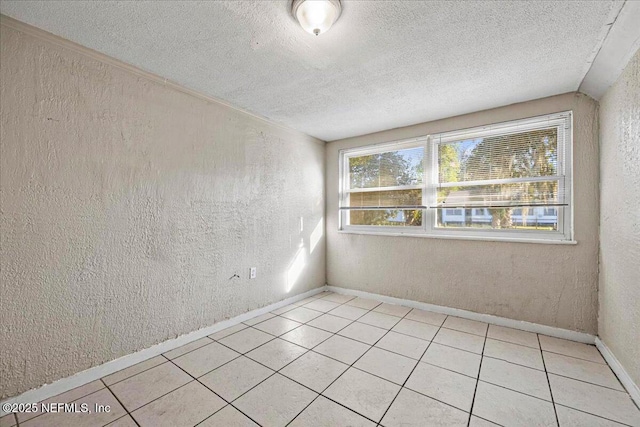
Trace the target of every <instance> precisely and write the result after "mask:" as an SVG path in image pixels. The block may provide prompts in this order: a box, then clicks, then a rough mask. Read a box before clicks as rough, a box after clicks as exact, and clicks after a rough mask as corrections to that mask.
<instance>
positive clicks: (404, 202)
mask: <svg viewBox="0 0 640 427" xmlns="http://www.w3.org/2000/svg"><path fill="white" fill-rule="evenodd" d="M420 205H422V190H394V191H368V192H365V193H350V194H349V206H351V207H354V206H356V207H360V206H368V207H376V206H420Z"/></svg>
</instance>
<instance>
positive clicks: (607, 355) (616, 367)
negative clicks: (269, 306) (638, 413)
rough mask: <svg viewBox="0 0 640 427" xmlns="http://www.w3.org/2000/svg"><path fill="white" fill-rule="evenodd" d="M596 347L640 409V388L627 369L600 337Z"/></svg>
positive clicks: (597, 339)
mask: <svg viewBox="0 0 640 427" xmlns="http://www.w3.org/2000/svg"><path fill="white" fill-rule="evenodd" d="M596 347H598V350H600V353H602V357H604V360H606V361H607V363H608V364H609V367H610V368H611V370H612V371H613V373H614V374H616V376H617V377H618V379H619V380H620V382H621V383H622V385H623V386H624V388H625V389H627V392H628V393H629V396H631V398H632V399H633V401H634V402H636V405H638V407H640V387H638V385H637V384H636V383H634V382H633V380H632V379H631V376H630V375H629V374H628V373H627V371H626V369H624V366H622V364H621V363H620V362H619V361H618V359H616V357H615V356H614V355H613V353H612V352H611V350H609V347H607V345H606V344H605V343H604V342H602V340H601V339H600V338H599V337H598V338H596Z"/></svg>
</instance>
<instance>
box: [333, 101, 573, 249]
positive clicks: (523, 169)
mask: <svg viewBox="0 0 640 427" xmlns="http://www.w3.org/2000/svg"><path fill="white" fill-rule="evenodd" d="M571 117H572V116H571V112H566V113H558V114H552V115H548V116H542V117H535V118H531V119H526V120H519V121H514V122H508V123H500V124H495V125H490V126H484V127H480V128H475V129H467V130H464V131H455V132H447V133H441V134H437V135H428V136H425V137H421V138H416V139H412V140H407V141H399V142H393V143H387V144H379V145H375V146H369V147H362V148H356V149H350V150H342V151H341V152H340V174H341V176H340V178H341V188H340V228H341V229H342V230H344V231H352V232H372V233H391V234H408V235H427V236H458V237H467V238H469V237H471V238H477V237H480V238H487V237H488V238H496V239H530V240H571V239H572V235H571V228H572V227H571V204H570V202H571Z"/></svg>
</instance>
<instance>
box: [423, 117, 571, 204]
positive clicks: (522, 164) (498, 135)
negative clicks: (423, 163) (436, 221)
mask: <svg viewBox="0 0 640 427" xmlns="http://www.w3.org/2000/svg"><path fill="white" fill-rule="evenodd" d="M565 120H567V119H566V118H559V119H556V120H542V121H540V122H538V123H536V122H533V123H526V124H523V125H517V126H513V127H507V128H505V127H497V128H495V129H491V128H488V129H483V130H481V131H478V132H477V133H476V134H473V133H470V134H467V135H464V134H463V135H447V134H442V135H438V136H435V137H434V144H435V153H436V155H435V162H436V163H437V167H436V168H435V169H436V170H437V192H436V193H437V194H436V204H435V205H434V206H430V207H433V208H472V207H485V208H509V207H526V206H566V205H567V203H568V200H567V194H566V192H565V188H567V187H568V185H567V178H566V176H565V173H564V144H565V140H566V136H565V129H566V127H565Z"/></svg>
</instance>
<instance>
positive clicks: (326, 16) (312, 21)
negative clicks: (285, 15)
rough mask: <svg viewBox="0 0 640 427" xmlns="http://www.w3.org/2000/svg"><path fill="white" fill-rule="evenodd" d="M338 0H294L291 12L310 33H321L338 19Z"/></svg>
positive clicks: (340, 8) (339, 9) (339, 6)
mask: <svg viewBox="0 0 640 427" xmlns="http://www.w3.org/2000/svg"><path fill="white" fill-rule="evenodd" d="M341 12H342V5H341V4H340V0H294V1H293V3H292V5H291V13H292V14H293V16H294V17H295V18H296V19H297V20H298V22H299V23H300V26H302V28H304V30H305V31H306V32H308V33H310V34H315V35H316V36H317V35H319V34H323V33H325V32H327V31H328V30H329V28H331V26H332V25H333V24H334V23H335V22H336V21H337V20H338V17H339V16H340V13H341Z"/></svg>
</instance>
